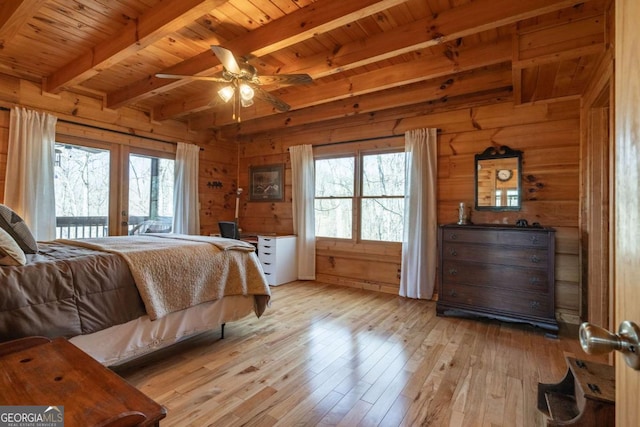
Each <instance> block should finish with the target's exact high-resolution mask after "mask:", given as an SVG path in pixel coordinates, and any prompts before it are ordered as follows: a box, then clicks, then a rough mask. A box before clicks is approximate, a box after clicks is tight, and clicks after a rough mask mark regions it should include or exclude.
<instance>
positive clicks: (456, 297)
mask: <svg viewBox="0 0 640 427" xmlns="http://www.w3.org/2000/svg"><path fill="white" fill-rule="evenodd" d="M439 299H440V300H441V301H442V302H447V303H452V304H455V305H456V306H459V307H464V306H467V307H469V308H483V309H487V310H493V311H495V310H499V311H501V312H505V313H510V314H516V315H525V316H536V317H549V316H553V312H554V307H550V305H549V298H547V296H546V295H540V294H536V293H529V292H527V293H523V292H509V291H505V290H503V289H495V288H483V287H478V286H472V285H448V286H447V287H446V289H445V290H444V291H443V293H442V295H439Z"/></svg>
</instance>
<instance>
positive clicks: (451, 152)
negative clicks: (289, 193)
mask: <svg viewBox="0 0 640 427" xmlns="http://www.w3.org/2000/svg"><path fill="white" fill-rule="evenodd" d="M579 124H580V102H579V100H577V99H569V100H560V101H558V102H552V101H547V102H543V103H535V104H524V105H519V106H516V105H514V104H513V103H512V102H500V103H494V104H490V105H473V106H464V105H461V106H459V107H458V108H455V109H446V110H441V111H433V110H432V111H431V112H428V113H424V114H419V115H414V114H412V112H408V111H406V110H405V109H402V108H401V109H394V110H389V111H382V112H378V113H376V115H375V116H374V117H366V116H364V117H358V116H352V117H345V118H343V119H334V120H330V121H328V122H326V123H319V124H311V125H308V126H296V127H292V128H290V129H273V130H271V131H270V132H268V133H265V134H254V135H251V136H250V137H249V138H246V139H244V140H243V141H242V142H240V144H239V145H240V165H241V166H240V168H241V169H240V176H241V180H240V182H241V183H242V182H244V180H245V178H244V177H243V174H244V173H245V172H244V171H243V169H246V168H247V166H248V164H252V163H255V162H260V163H264V162H267V161H269V159H274V158H278V156H286V155H287V154H286V148H287V147H288V146H290V145H294V144H297V143H300V142H299V141H304V143H310V144H316V145H320V144H324V143H327V142H329V143H330V142H335V141H344V140H351V139H359V138H362V139H366V138H367V137H380V136H389V135H395V136H396V137H395V138H391V139H389V140H387V139H384V140H375V141H370V142H369V141H367V142H364V141H363V142H361V143H357V144H356V145H361V147H371V146H374V145H375V144H388V143H393V144H398V145H400V146H401V145H402V144H403V134H404V132H405V131H406V130H408V129H413V128H419V127H437V128H439V129H441V130H442V132H441V133H440V134H439V137H438V150H439V153H438V222H439V223H447V222H455V221H457V216H458V206H459V202H460V201H465V202H466V203H468V204H469V205H473V202H474V185H473V179H474V155H475V154H477V153H480V152H482V151H484V149H485V148H486V147H488V146H499V145H502V144H505V145H509V146H510V147H511V148H513V149H521V150H523V151H524V164H523V171H524V174H525V175H527V176H529V175H530V176H531V178H530V181H524V180H523V186H525V188H527V189H529V188H534V189H536V191H535V193H536V196H535V197H529V198H527V197H526V195H525V197H523V199H524V203H523V208H522V210H521V211H519V212H486V211H482V212H472V220H473V221H474V222H477V223H509V224H513V223H515V221H516V220H517V219H520V218H526V219H527V220H528V221H529V222H530V223H532V222H540V223H541V224H543V225H545V226H550V227H554V228H555V227H560V228H562V229H564V230H568V231H565V232H564V233H562V234H560V236H561V239H562V241H563V243H562V247H564V248H565V249H562V250H560V249H559V250H558V253H557V266H558V268H559V269H560V271H558V273H559V279H558V280H559V281H560V282H561V283H559V284H558V286H557V287H558V289H559V291H558V306H557V308H558V311H557V313H558V316H559V317H561V318H563V319H570V320H571V321H572V322H573V323H577V322H578V321H579V317H578V310H577V308H576V307H578V305H579V303H578V302H576V295H577V294H578V293H579V291H577V290H576V289H578V288H579V279H578V277H579V274H576V272H577V271H579V265H580V260H579V256H578V254H577V253H575V251H573V252H571V251H568V250H567V249H566V248H575V247H577V246H578V242H579V236H578V233H577V232H576V231H575V230H577V225H578V205H579V191H578V188H579V145H580V129H579ZM369 129H373V131H369ZM351 145H353V144H345V145H339V146H328V147H318V148H317V149H315V150H314V152H316V153H322V154H326V153H331V152H333V150H336V149H337V148H336V147H340V149H344V150H347V149H352V147H351ZM537 147H540V148H537ZM532 193H534V192H532ZM254 205H256V204H255V203H253V204H246V205H244V207H243V212H242V215H247V218H246V219H245V218H244V217H243V218H241V223H243V224H244V225H243V227H244V228H246V227H247V226H250V227H256V229H257V230H260V228H258V227H264V228H262V229H264V230H269V229H273V230H276V231H278V230H283V227H284V226H286V224H285V222H286V221H283V219H282V218H279V217H278V218H277V219H276V220H274V218H272V216H273V213H274V212H277V210H278V209H282V206H277V207H276V206H274V207H273V208H271V207H266V208H265V207H261V208H258V209H257V210H255V211H254ZM278 205H280V204H278ZM247 224H248V225H247ZM291 231H292V229H289V230H286V231H285V232H291ZM278 232H280V231H278ZM381 246H382V247H385V244H381ZM317 250H318V255H317V256H318V259H317V274H318V277H319V279H320V280H323V281H327V282H329V283H336V284H342V285H345V286H355V287H366V286H373V287H378V288H379V287H382V286H383V284H384V287H385V289H387V290H392V291H393V292H394V293H395V292H397V289H398V286H399V278H398V277H397V268H396V269H395V270H394V268H393V267H392V266H393V265H399V264H400V253H399V252H398V253H396V254H394V253H393V252H391V253H389V254H388V255H386V257H385V262H386V263H388V264H389V265H386V266H384V267H381V268H382V269H383V270H384V272H383V273H381V274H378V278H377V279H376V278H374V277H372V275H371V272H376V269H378V265H377V264H379V263H380V262H381V261H380V260H379V259H377V258H376V256H375V255H369V254H367V253H366V252H363V244H362V243H361V242H360V243H353V244H352V245H351V246H349V245H346V246H340V247H339V248H338V247H336V246H331V245H330V244H328V243H327V242H325V241H324V239H321V240H319V241H318V244H317ZM354 254H358V255H357V256H358V257H359V259H358V262H357V263H356V264H350V262H351V263H352V262H353V257H354V256H356V255H354ZM362 257H364V258H365V259H362ZM367 257H369V260H368V261H367V260H366V258H367ZM350 265H351V267H349V266H350ZM394 271H395V273H396V276H394V274H393V272H394ZM383 277H384V279H382V278H383ZM386 281H391V282H388V283H387V282H386ZM374 282H375V283H374ZM372 283H374V284H373V285H372Z"/></svg>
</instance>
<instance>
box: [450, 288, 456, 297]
mask: <svg viewBox="0 0 640 427" xmlns="http://www.w3.org/2000/svg"><path fill="white" fill-rule="evenodd" d="M449 296H452V297H457V296H458V294H457V293H456V291H454V290H453V289H451V290H450V291H449Z"/></svg>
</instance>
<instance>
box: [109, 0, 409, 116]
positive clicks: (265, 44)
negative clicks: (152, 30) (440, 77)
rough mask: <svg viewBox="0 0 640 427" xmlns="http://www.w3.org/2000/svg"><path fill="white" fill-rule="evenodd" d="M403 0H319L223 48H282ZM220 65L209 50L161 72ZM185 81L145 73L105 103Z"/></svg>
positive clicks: (254, 51)
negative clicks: (147, 75)
mask: <svg viewBox="0 0 640 427" xmlns="http://www.w3.org/2000/svg"><path fill="white" fill-rule="evenodd" d="M406 1H407V0H349V1H345V0H322V1H318V2H315V3H312V4H310V5H308V6H306V7H304V8H302V9H299V10H298V11H296V12H293V13H291V14H289V15H286V16H284V17H282V18H280V19H278V20H275V21H272V22H271V23H269V24H266V25H264V26H262V27H259V28H257V29H255V30H253V31H251V32H249V33H248V34H247V35H245V36H243V37H240V38H237V39H234V40H230V41H229V42H228V43H226V44H225V47H226V48H227V49H229V50H231V51H232V52H233V53H234V54H235V55H236V56H244V55H255V56H262V55H266V54H269V53H271V52H275V51H277V50H280V49H284V48H286V47H288V46H291V45H294V44H296V43H299V42H301V41H304V40H307V39H310V38H312V37H314V36H315V35H316V34H319V33H324V32H328V31H330V30H332V29H334V28H338V27H341V26H343V25H347V24H349V23H351V22H353V21H356V20H358V19H361V18H363V17H366V16H370V15H373V14H375V13H378V12H381V11H383V10H386V9H388V8H390V7H393V6H396V5H398V4H402V3H404V2H406ZM219 65H220V62H219V61H218V59H217V58H216V57H215V56H214V55H213V53H212V52H211V51H210V50H206V51H204V52H202V53H200V54H198V55H196V56H195V57H192V58H189V59H187V60H185V61H183V62H181V63H179V64H176V65H174V66H172V67H169V68H166V69H164V70H162V71H160V72H161V73H165V74H185V75H208V74H210V73H211V71H210V70H211V69H213V68H214V67H217V66H219ZM188 83H189V82H188V81H186V80H168V79H159V78H157V77H155V76H149V77H148V78H146V79H143V80H140V81H137V82H135V83H133V84H131V85H129V86H127V87H125V88H123V89H121V90H118V91H115V92H111V93H109V94H107V106H108V107H109V108H117V107H120V106H122V105H124V104H127V103H130V102H134V101H138V100H141V99H144V98H146V97H149V96H153V95H156V94H158V93H162V92H165V91H167V90H170V89H174V88H176V87H179V86H182V85H184V84H188Z"/></svg>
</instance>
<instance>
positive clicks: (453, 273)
mask: <svg viewBox="0 0 640 427" xmlns="http://www.w3.org/2000/svg"><path fill="white" fill-rule="evenodd" d="M456 274H458V270H457V269H455V268H450V269H449V275H450V276H455V275H456Z"/></svg>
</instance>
